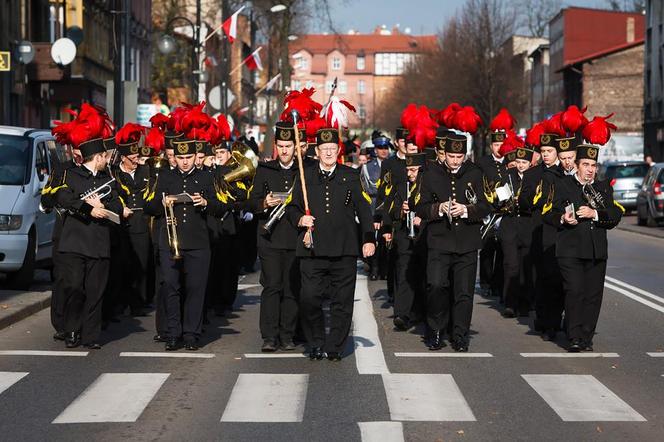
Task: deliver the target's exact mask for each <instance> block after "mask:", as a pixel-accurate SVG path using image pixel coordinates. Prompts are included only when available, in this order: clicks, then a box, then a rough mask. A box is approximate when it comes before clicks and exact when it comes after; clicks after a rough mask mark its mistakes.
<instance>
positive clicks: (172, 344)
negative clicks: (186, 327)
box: [164, 338, 180, 351]
mask: <svg viewBox="0 0 664 442" xmlns="http://www.w3.org/2000/svg"><path fill="white" fill-rule="evenodd" d="M179 349H180V340H179V339H177V338H168V339H166V345H165V346H164V350H166V351H177V350H179Z"/></svg>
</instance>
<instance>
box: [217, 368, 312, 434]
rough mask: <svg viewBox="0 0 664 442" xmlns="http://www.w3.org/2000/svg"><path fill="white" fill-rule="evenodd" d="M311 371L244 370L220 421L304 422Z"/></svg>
mask: <svg viewBox="0 0 664 442" xmlns="http://www.w3.org/2000/svg"><path fill="white" fill-rule="evenodd" d="M308 384H309V375H307V374H267V373H241V374H240V375H239V376H238V378H237V381H236V382H235V386H234V387H233V391H232V392H231V397H230V399H229V400H228V403H227V404H226V409H225V410H224V414H223V415H222V416H221V422H302V418H303V417H304V405H305V402H306V399H307V388H308Z"/></svg>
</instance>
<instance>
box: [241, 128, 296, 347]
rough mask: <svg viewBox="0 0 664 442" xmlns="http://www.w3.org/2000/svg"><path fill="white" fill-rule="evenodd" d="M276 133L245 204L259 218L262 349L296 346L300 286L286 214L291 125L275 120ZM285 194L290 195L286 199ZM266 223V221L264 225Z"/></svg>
mask: <svg viewBox="0 0 664 442" xmlns="http://www.w3.org/2000/svg"><path fill="white" fill-rule="evenodd" d="M274 136H275V144H276V146H275V149H276V151H277V159H276V160H272V161H267V162H261V163H259V164H258V169H257V171H256V176H255V177H254V182H253V184H252V186H251V191H250V193H249V199H248V204H247V208H248V209H249V210H251V211H252V212H253V213H254V215H255V216H256V217H257V218H258V256H259V258H260V262H261V276H260V281H261V285H262V286H263V292H262V293H261V310H260V329H261V336H262V338H263V346H262V348H261V350H262V351H264V352H272V351H275V350H277V349H278V348H279V347H281V349H283V350H287V351H290V350H294V349H295V344H294V343H293V336H294V334H295V328H296V325H297V309H298V297H299V285H300V281H299V268H298V262H297V260H296V258H295V245H296V243H297V233H298V232H297V229H296V228H295V227H293V225H292V224H290V223H289V222H288V220H287V219H285V216H284V215H285V210H286V205H287V204H288V202H289V200H288V198H290V194H291V192H292V189H293V185H294V183H295V179H296V177H297V173H298V165H297V159H296V158H295V130H294V128H293V125H292V124H291V123H288V122H282V121H280V122H277V124H276V127H275V131H274ZM304 136H305V134H304V131H300V137H301V138H300V139H302V137H304ZM277 192H278V193H279V194H281V196H279V195H277V194H276V193H277ZM285 194H289V195H288V197H285V196H284V195H285ZM266 221H269V224H268V225H267V227H266Z"/></svg>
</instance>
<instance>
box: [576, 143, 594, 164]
mask: <svg viewBox="0 0 664 442" xmlns="http://www.w3.org/2000/svg"><path fill="white" fill-rule="evenodd" d="M598 156H599V146H595V145H594V144H579V145H578V146H577V147H576V160H577V161H579V160H595V161H597V157H598Z"/></svg>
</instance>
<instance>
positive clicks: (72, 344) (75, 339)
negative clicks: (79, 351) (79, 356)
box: [65, 332, 81, 348]
mask: <svg viewBox="0 0 664 442" xmlns="http://www.w3.org/2000/svg"><path fill="white" fill-rule="evenodd" d="M65 345H66V346H67V348H76V347H78V346H79V345H81V336H80V335H79V334H78V333H74V332H72V333H67V334H66V336H65Z"/></svg>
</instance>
